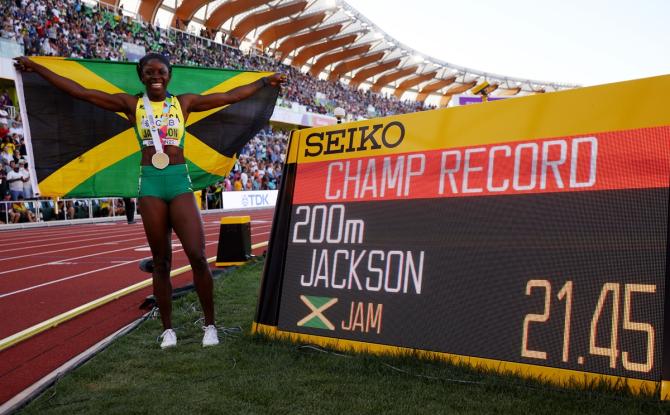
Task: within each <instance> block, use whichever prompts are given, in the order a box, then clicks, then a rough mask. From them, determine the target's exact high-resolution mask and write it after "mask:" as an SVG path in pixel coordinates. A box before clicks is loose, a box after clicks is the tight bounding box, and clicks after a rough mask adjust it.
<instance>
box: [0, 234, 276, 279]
mask: <svg viewBox="0 0 670 415" xmlns="http://www.w3.org/2000/svg"><path fill="white" fill-rule="evenodd" d="M268 233H269V232H264V233H260V234H252V235H251V236H256V235H265V234H268ZM212 235H218V233H208V234H205V238H206V237H208V236H212ZM172 243H173V244H174V243H181V242H180V241H179V239H178V238H177V239H173V240H172ZM214 243H219V241H218V239H217V240H215V241H213V242H209V243H206V244H205V245H211V244H214ZM144 246H146V244H142V245H135V246H131V247H129V248H121V249H113V250H111V251H104V252H97V253H94V254H89V255H82V256H78V257H73V258H66V259H62V260H59V261H50V262H45V263H41V264H36V265H30V266H27V267H22V268H15V269H10V270H8V271H1V272H0V275H3V274H9V273H11V272H17V271H23V270H26V269H32V268H38V267H42V266H45V265H50V264H52V263H53V262H68V261H73V260H75V259H82V258H90V257H93V256H98V255H105V254H111V253H113V252H120V251H127V250H130V249H137V248H141V247H144ZM180 251H181V250H180ZM173 252H178V251H173Z"/></svg>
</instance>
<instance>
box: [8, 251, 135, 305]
mask: <svg viewBox="0 0 670 415" xmlns="http://www.w3.org/2000/svg"><path fill="white" fill-rule="evenodd" d="M131 262H136V260H132V261H125V262H122V263H120V264H114V265H110V266H108V267H104V268H99V269H94V270H93V271H87V272H82V273H81V274H76V275H71V276H69V277H65V278H61V279H59V280H54V281H49V282H45V283H43V284H39V285H33V286H32V287H28V288H22V289H20V290H17V291H12V292H9V293H5V294H0V298H5V297H9V296H10V295H15V294H20V293H23V292H26V291H31V290H35V289H37V288H41V287H46V286H47V285H52V284H56V283H59V282H63V281H67V280H71V279H74V278H79V277H83V276H84V275H88V274H93V273H95V272H100V271H104V270H107V269H112V268H116V267H120V266H123V265H126V264H130V263H131Z"/></svg>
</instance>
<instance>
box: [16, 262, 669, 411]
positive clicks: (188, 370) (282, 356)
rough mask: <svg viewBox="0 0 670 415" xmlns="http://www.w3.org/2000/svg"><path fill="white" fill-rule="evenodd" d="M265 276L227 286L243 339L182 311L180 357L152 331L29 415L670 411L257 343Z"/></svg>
mask: <svg viewBox="0 0 670 415" xmlns="http://www.w3.org/2000/svg"><path fill="white" fill-rule="evenodd" d="M262 269H263V264H262V262H257V263H254V264H250V265H248V266H245V267H243V268H241V269H239V270H237V271H234V272H231V273H230V274H227V275H226V276H225V277H224V278H221V279H219V280H217V281H216V283H215V286H216V294H215V295H216V302H217V315H218V317H219V320H220V321H219V322H220V324H221V323H222V324H223V325H225V326H226V327H233V326H240V327H241V328H242V333H241V334H231V335H229V336H222V337H221V340H222V343H221V345H219V346H218V347H213V348H208V349H203V348H202V347H201V345H200V341H201V338H202V331H201V329H200V324H199V323H195V322H196V320H197V319H198V318H199V317H200V313H199V310H198V305H197V304H198V303H197V298H196V297H195V294H193V293H191V294H189V295H187V296H186V297H184V298H182V299H180V300H178V301H177V302H176V303H175V306H174V313H173V314H174V318H175V326H176V330H177V333H178V336H179V343H178V346H177V347H176V348H174V349H172V350H166V351H162V350H160V348H159V344H158V342H157V339H156V337H157V336H158V335H159V334H160V333H161V327H160V322H159V321H158V320H148V321H146V322H145V323H143V324H142V325H141V326H140V327H139V328H138V329H137V330H135V331H133V332H131V333H130V334H128V335H126V336H125V337H123V338H121V339H119V340H118V341H116V342H115V343H114V344H113V345H112V346H110V347H109V348H108V349H106V350H105V351H104V352H102V353H100V354H99V355H97V356H96V357H94V358H93V359H91V360H90V361H89V362H87V363H86V364H84V365H83V366H81V367H80V368H78V369H77V370H75V371H73V372H72V373H70V374H69V375H67V376H65V377H64V378H63V379H61V380H60V381H59V382H58V383H57V384H56V385H55V386H54V387H52V388H50V389H49V390H47V391H46V392H45V393H43V394H42V395H41V396H39V397H38V398H37V399H36V400H34V401H33V402H32V403H31V404H30V405H29V406H28V407H26V408H24V409H23V411H21V413H27V414H33V413H35V414H44V413H59V414H60V413H62V414H72V413H105V414H106V413H118V414H134V413H143V414H144V413H146V414H153V413H159V414H173V413H174V414H209V413H211V414H221V413H226V414H228V413H230V414H309V415H315V414H344V413H350V414H403V415H407V414H442V413H457V414H577V413H578V414H582V415H583V414H640V413H649V414H658V413H666V412H668V411H670V405H668V404H665V403H661V402H657V401H655V400H653V399H652V398H649V397H642V398H640V397H635V396H631V395H629V394H627V393H626V392H625V391H613V390H608V389H606V388H602V387H598V386H594V387H592V388H590V389H589V390H565V389H559V388H555V387H552V386H550V385H544V384H541V383H538V382H532V381H527V380H522V379H518V378H515V377H511V376H498V375H492V374H485V373H480V372H476V371H473V370H471V369H469V368H465V367H460V366H454V365H447V364H445V363H443V362H432V361H419V360H416V359H413V358H411V357H408V356H405V357H376V356H367V355H350V354H343V353H339V352H328V351H323V350H320V349H317V348H311V347H305V346H306V345H296V344H290V343H283V342H274V341H270V340H267V339H264V338H262V337H260V336H253V335H251V334H249V333H250V327H251V322H252V320H253V315H254V311H255V307H256V298H257V293H258V286H259V281H260V274H261V272H262Z"/></svg>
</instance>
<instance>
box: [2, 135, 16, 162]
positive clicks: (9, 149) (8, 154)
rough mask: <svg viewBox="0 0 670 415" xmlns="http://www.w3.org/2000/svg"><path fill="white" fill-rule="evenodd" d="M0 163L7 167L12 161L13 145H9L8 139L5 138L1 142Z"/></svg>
mask: <svg viewBox="0 0 670 415" xmlns="http://www.w3.org/2000/svg"><path fill="white" fill-rule="evenodd" d="M0 157H2V163H3V164H5V165H8V164H9V163H10V162H12V161H14V143H10V141H9V137H5V138H4V139H3V140H2V153H0Z"/></svg>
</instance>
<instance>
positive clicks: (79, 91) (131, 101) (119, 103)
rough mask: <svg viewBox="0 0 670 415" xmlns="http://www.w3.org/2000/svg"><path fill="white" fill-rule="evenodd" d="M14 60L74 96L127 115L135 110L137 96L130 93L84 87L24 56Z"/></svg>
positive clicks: (21, 66)
mask: <svg viewBox="0 0 670 415" xmlns="http://www.w3.org/2000/svg"><path fill="white" fill-rule="evenodd" d="M14 60H15V63H14V66H15V67H16V69H18V70H20V71H26V72H35V73H37V74H39V75H40V76H41V77H42V78H44V79H46V80H47V81H48V82H49V83H51V84H52V85H53V86H55V87H56V88H58V89H60V90H61V91H63V92H65V93H67V94H69V95H72V96H73V97H75V98H78V99H81V100H83V101H87V102H90V103H91V104H93V105H97V106H98V107H100V108H103V109H106V110H110V111H114V112H123V113H125V114H127V115H133V114H134V112H135V104H136V103H137V98H136V97H133V96H132V95H129V94H108V93H106V92H102V91H98V90H96V89H89V88H84V87H83V86H81V85H79V84H78V83H76V82H74V81H73V80H71V79H68V78H65V77H63V76H60V75H58V74H57V73H54V72H53V71H51V70H50V69H48V68H46V67H44V66H42V65H40V64H38V63H36V62H34V61H32V60H30V59H29V58H27V57H25V56H20V57H18V58H14Z"/></svg>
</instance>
